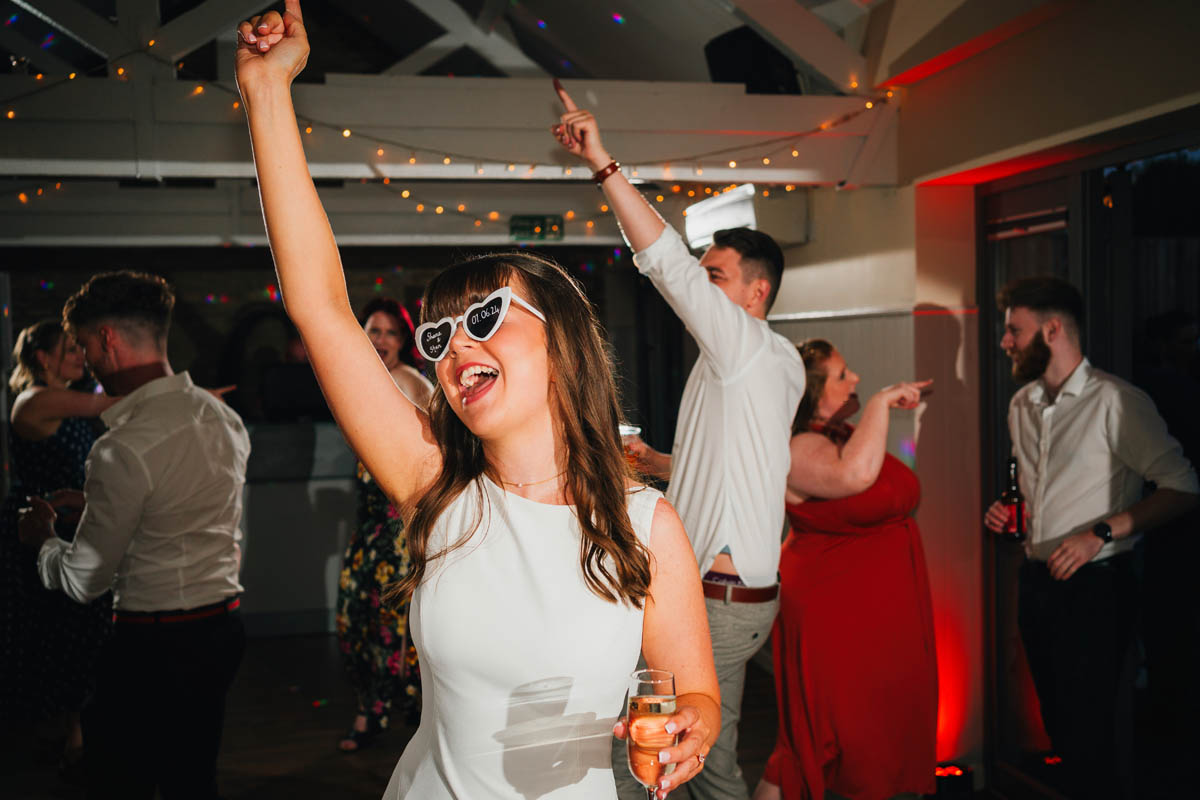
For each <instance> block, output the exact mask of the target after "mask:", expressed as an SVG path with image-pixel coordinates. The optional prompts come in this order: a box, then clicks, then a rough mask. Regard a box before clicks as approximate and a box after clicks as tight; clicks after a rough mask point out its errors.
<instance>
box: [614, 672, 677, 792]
mask: <svg viewBox="0 0 1200 800" xmlns="http://www.w3.org/2000/svg"><path fill="white" fill-rule="evenodd" d="M674 714H675V675H674V674H672V673H670V672H668V671H667V670H665V669H643V670H638V671H637V672H635V673H633V675H631V676H630V679H629V703H628V707H627V708H626V716H625V720H626V723H625V730H626V737H625V749H626V753H627V754H628V756H629V771H630V772H631V773H632V774H633V777H634V778H635V779H637V782H638V783H640V784H641V785H642V786H644V787H646V797H647V798H648V800H654V797H655V793H656V792H657V791H658V788H659V786H658V783H659V780H660V779H661V778H662V776H664V775H670V774H671V773H672V772H673V771H674V770H675V764H674V763H671V764H664V763H662V762H661V761H659V760H658V754H659V752H661V751H662V750H663V749H664V748H667V747H674V746H675V745H676V744H678V743H679V736H678V735H677V734H673V733H667V730H666V724H667V720H669V719H670V718H671V717H672V716H674Z"/></svg>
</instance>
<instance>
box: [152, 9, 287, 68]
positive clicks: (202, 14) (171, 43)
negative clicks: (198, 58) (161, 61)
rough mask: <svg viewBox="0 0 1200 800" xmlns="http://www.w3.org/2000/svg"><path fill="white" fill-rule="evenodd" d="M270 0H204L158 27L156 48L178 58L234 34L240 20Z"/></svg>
mask: <svg viewBox="0 0 1200 800" xmlns="http://www.w3.org/2000/svg"><path fill="white" fill-rule="evenodd" d="M269 5H270V3H269V2H268V0H205V2H203V3H201V4H200V5H198V6H196V7H195V8H193V9H192V10H191V11H188V12H187V13H185V14H180V15H179V16H178V17H176V18H175V19H173V20H171V21H170V22H168V23H167V24H166V25H163V26H162V27H160V28H158V30H157V31H155V34H154V38H155V39H157V40H158V44H157V45H156V49H158V48H161V50H159V52H161V53H164V54H165V56H164V57H165V58H166V59H167V60H169V61H178V60H179V59H181V58H183V57H184V56H185V55H187V54H188V53H190V52H192V51H193V50H195V49H196V48H198V47H200V46H202V45H205V44H208V43H209V42H211V41H212V40H213V39H216V38H218V37H222V36H223V35H229V36H232V35H233V31H234V30H236V28H237V24H238V23H239V22H240V21H241V20H244V19H249V18H250V17H251V16H253V15H254V14H256V13H257V12H259V11H261V10H263V8H264V7H266V6H269Z"/></svg>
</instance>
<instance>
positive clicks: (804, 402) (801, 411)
mask: <svg viewBox="0 0 1200 800" xmlns="http://www.w3.org/2000/svg"><path fill="white" fill-rule="evenodd" d="M796 350H797V352H799V353H800V358H802V359H804V397H801V398H800V406H799V407H798V408H797V409H796V417H795V419H793V420H792V436H795V435H796V434H798V433H801V432H802V431H806V430H808V426H809V424H810V423H811V422H812V418H813V414H816V413H817V404H818V403H820V402H821V395H822V394H823V393H824V392H825V379H826V378H827V377H829V376H828V373H826V371H825V362H826V361H828V360H829V357H830V356H831V355H833V345H832V344H830V343H829V342H827V341H826V340H824V339H808V340H807V341H803V342H801V343H800V344H798V345H796Z"/></svg>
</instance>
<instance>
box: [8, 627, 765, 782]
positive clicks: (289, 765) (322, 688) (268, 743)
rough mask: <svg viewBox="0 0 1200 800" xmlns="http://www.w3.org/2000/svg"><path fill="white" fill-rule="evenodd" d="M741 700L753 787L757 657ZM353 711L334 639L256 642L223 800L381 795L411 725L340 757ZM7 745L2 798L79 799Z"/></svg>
mask: <svg viewBox="0 0 1200 800" xmlns="http://www.w3.org/2000/svg"><path fill="white" fill-rule="evenodd" d="M743 705H744V709H745V713H744V715H743V719H742V725H741V739H740V748H739V749H740V751H741V756H742V768H743V769H744V770H745V772H746V779H747V781H749V783H750V786H751V788H753V786H754V785H755V784H756V783H757V782H758V779H759V777H760V776H761V775H762V770H763V765H764V764H765V763H766V760H767V756H768V755H770V753H771V747H772V745H773V744H774V741H775V690H774V686H773V684H772V679H771V676H770V675H769V674H768V673H767V672H765V671H764V670H763V669H762V668H761V667H759V666H757V665H755V664H753V663H752V664H751V665H750V667H749V670H748V675H747V680H746V695H745V700H744V704H743ZM353 714H354V697H353V694H352V692H351V691H350V689H349V687H348V685H347V684H346V682H345V680H344V678H343V677H342V671H341V664H340V662H339V658H338V653H337V640H336V639H335V638H334V637H333V636H297V637H281V638H268V639H251V640H250V641H249V642H248V646H247V649H246V658H245V660H244V661H243V662H242V668H241V670H240V671H239V673H238V677H237V681H236V682H235V684H234V687H233V690H232V692H231V694H230V697H229V704H228V713H227V717H226V721H225V739H224V742H223V747H222V752H221V762H220V764H221V772H220V786H221V791H222V794H223V795H224V796H225V798H226V799H227V800H241V799H242V798H246V799H249V798H254V800H308V799H309V798H313V800H316V799H317V798H320V800H327V798H339V800H359V798H362V800H367V798H370V800H377V799H378V798H379V797H380V796H381V795H382V794H383V790H384V788H385V787H386V786H387V782H388V778H390V777H391V774H392V769H393V767H395V765H396V761H397V759H398V758H399V757H400V753H401V751H403V750H404V745H405V743H406V742H407V741H408V738H409V736H410V735H411V734H412V729H406V728H395V729H393V730H392V731H390V732H389V733H388V734H387V736H385V737H383V738H381V739H379V740H378V741H377V742H376V744H375V745H374V746H372V747H371V748H369V749H367V750H365V751H364V752H363V753H361V754H357V755H344V754H342V753H340V752H338V750H337V749H336V744H337V741H338V739H340V738H341V737H342V736H343V735H344V734H345V731H346V729H347V728H348V726H349V724H350V721H351V718H352V717H353ZM3 744H4V746H3V752H2V754H0V772H2V773H3V774H4V778H3V785H2V789H0V795H2V796H3V797H5V798H13V799H14V800H17V798H20V799H21V800H25V799H26V798H28V799H29V800H33V799H34V798H38V799H39V800H40V799H41V798H47V799H48V800H78V799H79V798H82V797H83V792H82V791H81V790H80V789H79V788H77V787H75V786H73V785H71V784H70V783H67V782H65V781H64V780H63V779H62V778H60V777H59V775H58V774H57V771H56V768H55V762H56V760H57V759H56V754H55V753H54V750H53V746H52V745H50V744H49V743H48V742H44V741H39V740H38V739H37V738H36V737H27V738H19V737H15V736H7V737H6V741H5V742H4V743H3ZM10 792H11V794H10Z"/></svg>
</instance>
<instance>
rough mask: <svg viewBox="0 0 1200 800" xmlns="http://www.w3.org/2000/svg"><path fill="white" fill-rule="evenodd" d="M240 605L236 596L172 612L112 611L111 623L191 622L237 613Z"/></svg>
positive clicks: (240, 599) (240, 602) (239, 600)
mask: <svg viewBox="0 0 1200 800" xmlns="http://www.w3.org/2000/svg"><path fill="white" fill-rule="evenodd" d="M241 604H242V598H241V596H240V595H238V596H235V597H230V598H228V599H225V600H221V601H220V602H217V603H210V604H209V605H206V606H197V607H196V608H181V609H177V610H174V611H113V622H121V623H126V622H132V623H135V624H154V623H172V622H193V621H195V620H198V619H207V618H209V617H218V616H221V615H222V614H229V613H231V612H234V611H237V609H238V607H239V606H240V605H241Z"/></svg>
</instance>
